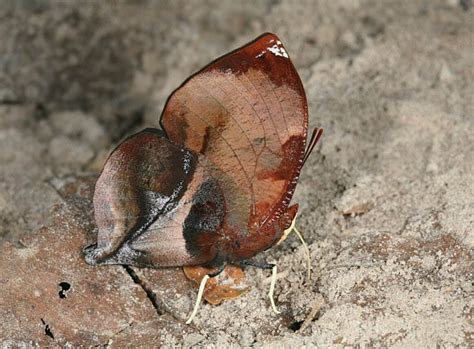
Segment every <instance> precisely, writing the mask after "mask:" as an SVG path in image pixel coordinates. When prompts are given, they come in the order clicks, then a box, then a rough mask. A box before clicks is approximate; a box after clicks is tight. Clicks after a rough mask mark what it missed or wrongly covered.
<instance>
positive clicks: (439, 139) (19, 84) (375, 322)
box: [0, 0, 474, 348]
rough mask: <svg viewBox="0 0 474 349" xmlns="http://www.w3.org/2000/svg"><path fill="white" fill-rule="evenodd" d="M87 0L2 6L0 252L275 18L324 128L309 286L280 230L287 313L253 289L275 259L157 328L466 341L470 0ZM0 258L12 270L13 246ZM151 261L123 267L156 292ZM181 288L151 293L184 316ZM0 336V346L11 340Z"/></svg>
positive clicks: (301, 189) (267, 340) (291, 339)
mask: <svg viewBox="0 0 474 349" xmlns="http://www.w3.org/2000/svg"><path fill="white" fill-rule="evenodd" d="M100 3H101V4H100V5H99V2H97V3H95V4H94V3H92V2H82V3H78V4H75V5H73V4H68V5H66V4H65V3H62V4H61V3H59V2H43V1H27V0H25V1H4V2H2V4H1V5H0V241H1V244H2V245H3V248H6V247H5V246H7V245H8V246H9V247H8V248H16V247H18V248H20V247H21V242H19V241H20V240H21V239H25V238H27V239H39V237H37V236H35V235H34V234H41V232H42V230H39V231H38V229H39V228H40V227H41V226H44V225H47V224H49V223H50V221H51V210H52V207H53V205H54V204H57V203H58V202H61V201H62V197H61V195H60V193H59V192H58V190H57V186H55V183H57V182H58V181H61V180H62V179H63V178H65V176H71V175H75V176H77V175H81V174H84V173H96V172H98V171H99V170H100V168H101V165H102V162H103V160H104V157H105V156H106V155H107V154H108V152H109V151H110V149H111V148H112V147H113V146H114V144H116V143H117V142H118V141H119V140H120V139H122V138H123V137H124V136H126V135H129V134H131V133H133V132H134V131H136V130H139V129H141V128H143V127H156V126H157V125H158V119H159V115H160V112H161V109H162V107H163V104H164V102H165V99H166V97H167V96H168V95H169V94H170V92H171V91H172V90H173V89H174V88H176V87H177V86H178V85H179V84H180V83H181V82H182V81H183V80H184V79H185V78H186V77H187V76H189V75H190V74H191V73H193V72H194V71H196V70H197V69H199V68H200V67H202V66H204V65H205V64H207V63H208V62H210V61H211V60H212V59H213V58H215V57H217V56H219V55H222V54H224V53H226V52H228V51H229V50H231V49H234V48H236V47H238V46H240V45H242V44H244V43H246V42H248V41H250V40H252V39H253V38H255V37H256V36H258V35H259V34H261V33H263V32H265V31H271V32H274V33H276V34H277V35H279V36H280V38H281V39H282V41H283V43H284V44H285V46H286V48H287V50H288V52H289V54H290V55H291V57H292V60H293V62H294V64H295V66H296V67H297V69H298V72H299V73H300V75H301V78H302V80H303V83H304V86H305V89H306V93H307V97H308V102H309V111H310V126H311V127H323V128H324V129H325V133H324V136H323V139H322V142H321V145H320V146H319V147H318V148H317V151H316V152H315V153H314V154H313V155H312V157H311V158H310V160H309V162H308V163H307V165H306V167H305V168H304V170H303V173H302V176H301V179H300V182H299V186H298V189H297V192H296V194H295V198H294V202H298V203H299V204H300V207H301V208H302V209H301V210H300V215H299V219H298V222H297V225H298V227H299V229H300V231H302V232H303V234H304V236H305V237H306V239H307V240H308V243H309V248H310V252H311V257H312V268H313V279H312V281H311V283H310V284H307V283H306V282H305V273H306V269H305V262H304V261H305V260H304V249H303V247H302V246H301V245H300V244H299V243H298V240H297V238H296V237H294V236H292V237H290V238H289V239H288V241H286V242H285V243H284V244H283V245H281V246H279V247H277V248H274V249H272V250H270V251H268V252H267V253H265V254H263V255H262V256H261V258H263V259H265V260H267V261H277V262H278V265H279V269H280V279H279V283H278V284H277V288H276V299H277V303H278V305H279V307H280V308H281V310H282V311H283V313H282V315H280V316H278V315H275V314H273V313H272V311H271V309H270V307H269V303H268V300H267V298H266V293H267V290H268V277H269V273H268V272H266V271H262V270H253V269H250V270H248V273H247V274H248V277H249V282H250V284H251V285H252V289H251V291H250V292H249V293H247V294H246V295H245V296H243V297H241V298H239V299H237V300H233V301H228V302H225V303H224V304H222V305H220V306H211V305H209V304H206V305H204V306H203V307H202V309H201V311H200V313H199V314H198V316H197V318H196V320H195V325H194V327H192V328H191V329H188V330H185V331H184V332H183V333H184V334H183V336H176V335H175V332H173V331H167V327H166V324H165V325H164V326H163V324H162V325H161V327H160V330H159V331H158V330H156V331H155V333H154V335H155V336H156V338H157V340H159V341H160V343H161V344H162V345H164V346H167V345H168V346H171V345H173V344H178V345H181V344H182V345H183V346H185V347H190V346H193V345H195V346H197V347H199V346H205V345H215V346H216V347H219V348H220V347H224V346H230V345H234V346H236V347H240V346H244V347H248V346H255V347H264V348H267V347H268V348H273V347H275V346H276V345H279V346H282V347H285V346H286V347H303V346H307V347H322V348H326V347H344V346H358V345H361V346H367V347H395V348H413V347H430V348H433V347H436V346H439V347H454V346H458V347H469V346H472V345H473V343H474V323H473V316H474V308H473V302H472V294H473V291H474V290H473V283H472V280H473V272H474V264H473V246H474V218H473V217H474V214H473V213H474V199H473V197H474V180H473V177H474V103H473V96H474V83H473V81H474V43H473V40H474V39H473V37H474V34H473V32H474V16H473V9H472V8H471V4H472V2H471V1H468V0H463V1H455V0H447V1H440V0H439V1H375V0H373V1H362V0H360V1H359V0H354V1H345V0H338V1H259V2H258V3H255V4H254V3H253V2H244V1H236V0H233V1H217V0H216V1H210V0H209V1H200V2H197V1H173V2H171V1H162V2H151V1H150V2H147V1H136V2H132V1H130V2H122V3H120V5H116V4H113V3H112V2H105V3H103V2H100ZM351 212H352V213H353V214H351ZM30 241H31V240H30ZM12 246H13V247H12ZM19 246H20V247H19ZM2 263H5V265H2V266H1V268H2V269H1V270H5V268H6V267H7V266H6V263H13V264H14V263H15V261H14V260H13V261H12V260H10V261H5V260H3V262H2ZM153 272H154V271H149V270H137V271H136V273H137V275H138V276H137V277H140V278H141V279H142V280H147V281H149V282H150V288H151V290H153V289H154V288H156V290H155V294H157V295H160V292H159V291H160V290H159V286H157V284H159V280H156V281H153V275H152V274H153ZM102 273H104V271H102ZM117 277H120V278H122V279H120V280H122V281H121V282H122V283H123V284H124V285H125V286H123V287H124V288H126V285H127V284H131V285H133V280H131V279H130V278H129V277H128V275H125V274H124V273H122V274H120V275H118V276H117ZM0 281H1V280H0ZM124 292H125V291H124ZM127 292H128V291H127ZM127 294H128V293H126V292H125V293H124V295H127ZM194 294H195V293H193V292H191V293H188V294H186V295H185V296H182V297H179V298H177V299H174V300H173V292H171V294H170V292H168V294H167V297H168V299H162V300H161V301H162V302H164V303H170V304H171V303H173V302H174V303H173V304H172V307H171V308H172V312H174V314H173V316H176V317H180V318H185V317H186V315H187V314H188V313H189V310H190V307H191V303H192V301H193V298H192V296H193V295H194ZM0 297H1V296H0ZM140 297H142V298H144V299H143V302H147V300H146V297H143V296H140ZM0 299H1V300H4V299H2V298H0ZM3 306H5V307H7V306H8V307H10V306H12V305H11V304H3ZM147 306H148V307H149V308H150V309H152V304H151V303H149V304H147ZM152 310H153V309H152ZM311 312H312V314H311V315H312V318H313V319H312V320H313V321H309V322H307V323H306V324H305V326H306V325H308V326H307V327H306V328H305V329H304V331H301V330H300V327H301V326H302V324H303V321H304V320H305V318H307V316H308V314H310V313H311ZM153 314H154V310H153ZM155 315H156V317H159V315H158V314H155ZM155 315H153V316H155ZM112 316H113V315H112ZM131 316H132V315H131ZM147 316H148V315H147ZM160 321H162V320H160ZM153 324H154V323H153V322H149V323H148V325H147V326H151V327H150V328H149V329H148V330H149V331H153V327H152V325H153ZM1 326H3V328H4V329H6V328H8V326H9V323H8V322H5V321H4V322H3V323H2V325H1ZM141 326H142V327H143V326H145V325H141ZM3 333H4V335H3V336H0V343H2V344H3V346H4V347H8V346H9V345H13V344H12V343H14V342H9V338H8V336H7V335H6V334H5V333H9V332H3ZM125 333H126V332H125ZM0 334H1V332H0ZM133 335H134V331H133V329H131V330H130V333H129V336H131V337H133ZM113 336H114V335H113V334H110V337H111V341H109V342H108V343H109V344H111V345H112V347H113V346H114V344H113V340H112V339H113V338H112V337H113ZM56 337H57V338H58V337H60V334H59V333H57V334H56ZM131 337H129V338H131ZM47 339H49V338H47ZM30 340H33V341H34V339H33V338H30ZM125 342H126V338H125ZM125 342H123V343H125ZM144 343H145V342H144ZM146 343H150V342H146Z"/></svg>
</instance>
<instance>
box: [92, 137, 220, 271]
mask: <svg viewBox="0 0 474 349" xmlns="http://www.w3.org/2000/svg"><path fill="white" fill-rule="evenodd" d="M197 163H198V159H197V155H196V154H195V153H192V152H190V151H188V150H186V149H184V148H183V147H182V146H180V145H177V144H174V143H172V142H170V141H169V140H168V139H167V138H166V137H165V136H164V134H163V133H162V132H161V131H159V130H155V129H146V130H144V131H142V132H139V133H138V134H135V135H133V136H131V137H129V138H128V139H126V140H125V141H123V142H122V143H121V144H120V145H119V146H118V147H117V148H116V149H115V150H114V151H113V152H112V154H111V155H110V156H109V158H108V159H107V161H106V163H105V165H104V169H103V170H102V173H101V175H100V177H99V179H98V180H97V183H96V188H95V193H94V211H95V219H96V222H97V226H98V228H99V232H98V238H97V245H95V246H91V247H89V248H88V249H87V250H86V260H87V262H89V263H90V264H131V265H137V266H171V265H186V264H192V263H196V262H201V261H207V260H208V259H211V258H212V257H213V255H210V256H209V255H206V254H205V252H206V251H204V250H203V249H197V248H195V249H194V250H190V247H194V246H189V243H188V242H187V241H185V237H184V236H183V235H184V232H183V228H186V229H188V230H190V229H192V228H193V227H194V226H195V225H196V224H198V223H199V222H197V223H196V222H194V221H193V222H191V223H187V224H186V219H187V218H188V217H189V215H190V212H192V210H193V209H195V208H194V207H195V205H196V198H195V197H196V196H197V195H198V194H199V189H200V188H201V187H202V186H203V185H204V184H205V183H206V181H207V180H211V181H212V179H209V178H207V176H206V175H205V173H204V172H203V170H202V169H197ZM208 214H213V216H216V215H215V213H214V212H209V213H208ZM203 233H206V232H205V231H203ZM208 233H213V232H208ZM204 247H206V246H204Z"/></svg>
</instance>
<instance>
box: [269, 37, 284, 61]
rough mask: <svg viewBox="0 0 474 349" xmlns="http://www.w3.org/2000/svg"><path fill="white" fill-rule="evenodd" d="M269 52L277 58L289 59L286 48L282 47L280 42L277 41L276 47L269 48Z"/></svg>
mask: <svg viewBox="0 0 474 349" xmlns="http://www.w3.org/2000/svg"><path fill="white" fill-rule="evenodd" d="M267 50H268V51H270V52H271V53H273V54H274V55H275V56H280V57H285V58H288V53H286V50H285V48H284V47H283V46H282V45H281V42H280V41H277V43H276V44H275V45H273V46H272V47H268V48H267Z"/></svg>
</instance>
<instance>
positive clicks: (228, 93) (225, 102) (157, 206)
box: [86, 33, 322, 270]
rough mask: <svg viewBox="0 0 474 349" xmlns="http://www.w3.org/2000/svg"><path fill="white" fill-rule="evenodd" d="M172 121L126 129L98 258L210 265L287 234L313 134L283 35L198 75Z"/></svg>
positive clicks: (97, 196) (171, 111)
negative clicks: (130, 131)
mask: <svg viewBox="0 0 474 349" xmlns="http://www.w3.org/2000/svg"><path fill="white" fill-rule="evenodd" d="M160 123H161V128H162V130H160V129H153V128H148V129H145V130H143V131H141V132H138V133H137V134H134V135H132V136H130V137H128V138H127V139H125V140H124V141H123V142H122V143H121V144H119V145H118V146H117V147H116V148H115V150H113V151H112V153H111V154H110V156H109V157H108V159H107V160H106V162H105V165H104V168H103V170H102V173H101V174H100V176H99V178H98V180H97V183H96V187H95V192H94V199H93V201H94V212H95V220H96V223H97V226H98V238H97V244H95V245H92V246H90V247H88V248H87V249H86V261H87V262H88V263H90V264H93V265H99V264H126V265H132V266H137V267H176V266H205V267H218V269H220V270H221V269H222V267H223V266H224V265H226V264H227V263H229V264H233V263H236V264H238V263H240V262H242V261H247V260H249V259H250V258H252V257H253V256H255V255H257V254H258V253H260V252H262V251H264V250H266V249H268V248H270V247H272V246H273V245H275V244H276V243H277V242H279V241H280V240H281V239H282V238H283V237H284V234H285V231H288V230H289V229H290V228H291V227H292V224H293V222H294V219H295V217H296V214H297V211H298V205H297V204H295V205H291V206H290V201H291V198H292V196H293V193H294V190H295V187H296V184H297V181H298V177H299V175H300V172H301V168H302V166H303V164H304V163H305V161H306V159H307V158H308V156H309V154H310V153H311V151H312V150H313V148H314V146H315V145H316V143H317V142H318V140H319V138H320V137H321V134H322V129H315V130H314V132H313V135H312V138H311V141H310V142H309V145H308V146H306V139H307V128H308V107H307V101H306V97H305V92H304V89H303V85H302V83H301V80H300V78H299V76H298V73H297V72H296V69H295V67H294V66H293V64H292V63H291V61H290V59H289V56H288V53H287V51H286V49H285V48H284V46H283V45H282V43H281V41H280V40H279V39H278V37H277V36H276V35H274V34H270V33H266V34H263V35H261V36H260V37H258V38H257V39H255V40H254V41H252V42H250V43H248V44H247V45H245V46H243V47H241V48H239V49H237V50H235V51H232V52H230V53H228V54H226V55H225V56H223V57H220V58H218V59H216V60H215V61H213V62H212V63H210V64H209V65H207V66H206V67H204V68H203V69H202V70H200V71H199V72H197V73H196V74H194V75H192V76H191V77H190V78H188V79H187V80H186V81H185V82H184V83H183V84H182V85H181V86H180V87H179V88H178V89H176V90H175V91H174V92H173V93H172V94H171V96H170V97H169V98H168V100H167V102H166V105H165V107H164V110H163V113H162V115H161V121H160Z"/></svg>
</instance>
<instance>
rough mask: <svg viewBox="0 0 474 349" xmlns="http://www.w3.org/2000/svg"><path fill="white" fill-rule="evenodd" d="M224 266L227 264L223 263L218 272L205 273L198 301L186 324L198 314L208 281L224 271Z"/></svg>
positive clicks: (200, 285)
mask: <svg viewBox="0 0 474 349" xmlns="http://www.w3.org/2000/svg"><path fill="white" fill-rule="evenodd" d="M224 268H225V264H222V265H221V266H220V267H219V269H218V270H217V271H216V272H214V273H211V274H206V275H204V277H203V278H202V280H201V283H200V284H199V291H198V295H197V298H196V303H194V308H193V312H192V313H191V315H190V316H189V318H188V320H186V325H189V324H190V323H191V322H192V321H193V319H194V317H195V316H196V314H197V312H198V310H199V306H200V305H201V300H202V296H203V294H204V290H205V289H206V283H207V281H208V280H209V279H210V278H212V277H216V276H218V275H219V274H220V273H222V271H223V270H224Z"/></svg>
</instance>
